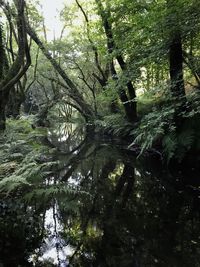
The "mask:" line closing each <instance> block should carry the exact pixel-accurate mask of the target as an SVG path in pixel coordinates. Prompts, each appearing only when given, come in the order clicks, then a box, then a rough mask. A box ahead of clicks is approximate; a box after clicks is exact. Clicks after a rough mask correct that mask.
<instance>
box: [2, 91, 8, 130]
mask: <svg viewBox="0 0 200 267" xmlns="http://www.w3.org/2000/svg"><path fill="white" fill-rule="evenodd" d="M7 99H8V93H4V92H1V91H0V131H2V130H5V129H6V103H7Z"/></svg>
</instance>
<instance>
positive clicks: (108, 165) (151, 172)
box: [0, 124, 200, 267]
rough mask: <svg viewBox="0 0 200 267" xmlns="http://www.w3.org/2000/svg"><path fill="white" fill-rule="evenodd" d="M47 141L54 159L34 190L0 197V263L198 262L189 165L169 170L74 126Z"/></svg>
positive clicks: (198, 228) (136, 266) (138, 266)
mask: <svg viewBox="0 0 200 267" xmlns="http://www.w3.org/2000/svg"><path fill="white" fill-rule="evenodd" d="M48 139H49V141H50V142H51V143H52V144H53V145H54V146H55V147H57V150H56V151H55V154H54V161H56V162H57V164H56V165H55V166H54V168H52V170H51V171H50V172H49V173H47V174H45V175H44V178H43V182H42V190H41V188H40V187H41V183H40V184H38V185H37V183H36V189H35V193H34V194H35V195H34V196H32V199H31V201H27V200H26V201H25V200H22V199H23V198H21V196H20V194H19V195H17V196H14V197H10V198H7V199H6V200H2V201H0V266H5V267H7V266H8V267H12V266H74V267H75V266H80V267H81V266H83V267H90V266H91V267H93V266H94V267H104V266H105V267H116V266H120V267H154V266H155V267H156V266H158V267H189V266H194V267H198V266H200V242H199V241H200V224H199V215H200V212H199V207H200V191H199V190H200V187H199V184H198V180H199V174H198V173H197V172H196V171H195V170H187V172H186V171H184V172H181V171H180V170H177V171H175V170H174V171H173V172H172V171H171V172H170V171H169V170H167V169H166V167H163V166H162V164H161V162H160V161H159V160H158V158H157V157H156V156H153V155H151V156H150V157H146V158H140V159H137V158H136V155H135V154H134V152H131V151H129V150H128V149H127V146H126V145H124V144H123V145H122V144H119V143H118V142H114V141H109V140H107V141H105V140H102V139H101V140H99V138H97V137H95V136H94V138H92V137H91V136H90V137H88V136H87V135H86V132H85V130H84V129H83V128H82V127H77V126H75V125H69V124H68V125H60V127H59V128H57V129H52V130H51V131H49V134H48ZM44 188H45V190H44Z"/></svg>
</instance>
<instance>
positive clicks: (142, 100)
mask: <svg viewBox="0 0 200 267" xmlns="http://www.w3.org/2000/svg"><path fill="white" fill-rule="evenodd" d="M0 7H1V16H2V21H1V27H0V54H1V58H2V61H1V66H0V84H1V86H0V87H1V89H0V94H1V100H0V128H1V130H2V131H3V130H5V128H6V118H9V117H12V118H15V119H17V118H19V117H20V116H21V115H22V114H23V113H25V114H26V115H31V114H35V115H36V116H35V118H36V119H35V122H34V123H33V128H35V127H40V126H42V127H48V126H50V125H53V124H54V123H55V121H83V120H84V121H85V122H86V123H89V124H93V125H95V126H96V132H99V131H101V132H102V131H103V132H104V133H108V134H112V135H114V136H117V137H119V138H124V137H126V138H128V140H129V144H131V145H132V144H134V145H139V146H140V147H141V153H140V154H142V153H143V152H144V151H145V150H148V149H150V148H156V149H157V150H159V151H160V152H161V153H162V154H163V156H164V158H165V160H166V161H167V162H170V160H171V159H176V160H178V161H182V160H183V159H184V158H185V157H186V156H187V154H188V153H191V152H193V153H194V154H195V153H196V152H198V151H199V142H198V140H199V136H198V132H199V130H198V124H199V123H198V121H199V88H200V71H199V70H200V65H199V34H200V31H199V30H200V19H199V13H200V9H199V7H198V6H197V5H196V2H195V1H194V0H178V1H172V0H159V1H153V0H152V1H142V0H139V1H129V0H109V1H108V0H87V1H83V0H74V1H71V2H70V3H67V2H66V3H65V2H64V6H63V8H62V10H61V11H60V14H59V15H60V20H61V21H62V24H63V29H62V31H61V35H60V36H59V37H58V35H55V36H54V38H53V40H51V39H49V38H48V29H47V27H46V26H45V20H44V17H43V16H42V14H41V13H40V11H39V10H40V9H39V4H38V2H37V1H27V3H25V1H24V0H20V1H13V3H12V1H11V2H10V3H7V2H6V1H3V0H2V1H0ZM16 123H17V122H16ZM30 131H32V129H30ZM131 145H130V146H131Z"/></svg>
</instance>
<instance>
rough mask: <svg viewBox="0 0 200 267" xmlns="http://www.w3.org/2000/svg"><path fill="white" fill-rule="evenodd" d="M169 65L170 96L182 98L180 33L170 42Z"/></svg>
mask: <svg viewBox="0 0 200 267" xmlns="http://www.w3.org/2000/svg"><path fill="white" fill-rule="evenodd" d="M169 63H170V78H171V91H172V95H173V96H174V97H177V98H181V97H184V96H185V87H184V80H183V52H182V41H181V36H180V33H177V34H176V35H175V36H174V38H173V40H172V42H171V45H170V52H169Z"/></svg>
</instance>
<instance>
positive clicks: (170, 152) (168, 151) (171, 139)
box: [162, 133, 178, 163]
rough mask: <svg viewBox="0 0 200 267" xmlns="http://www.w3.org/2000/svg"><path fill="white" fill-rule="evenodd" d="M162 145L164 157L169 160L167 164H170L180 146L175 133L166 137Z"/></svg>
mask: <svg viewBox="0 0 200 267" xmlns="http://www.w3.org/2000/svg"><path fill="white" fill-rule="evenodd" d="M162 144H163V152H164V155H165V157H166V158H167V162H168V163H169V161H170V160H171V159H172V158H173V157H174V155H175V151H176V149H177V145H178V141H177V137H176V135H175V133H171V134H168V135H166V136H165V137H164V138H163V141H162Z"/></svg>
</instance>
